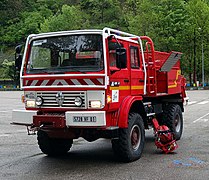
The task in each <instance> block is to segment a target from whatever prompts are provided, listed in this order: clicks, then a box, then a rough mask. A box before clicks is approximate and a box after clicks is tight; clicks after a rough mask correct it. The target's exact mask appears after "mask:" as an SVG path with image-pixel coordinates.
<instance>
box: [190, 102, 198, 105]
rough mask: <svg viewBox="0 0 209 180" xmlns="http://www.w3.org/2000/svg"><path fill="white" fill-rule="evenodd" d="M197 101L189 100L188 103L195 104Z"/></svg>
mask: <svg viewBox="0 0 209 180" xmlns="http://www.w3.org/2000/svg"><path fill="white" fill-rule="evenodd" d="M196 102H197V101H189V102H188V105H191V104H195V103H196Z"/></svg>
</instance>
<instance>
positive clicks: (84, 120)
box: [73, 116, 97, 122]
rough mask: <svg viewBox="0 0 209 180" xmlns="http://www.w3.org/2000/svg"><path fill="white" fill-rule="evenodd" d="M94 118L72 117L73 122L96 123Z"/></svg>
mask: <svg viewBox="0 0 209 180" xmlns="http://www.w3.org/2000/svg"><path fill="white" fill-rule="evenodd" d="M96 121H97V119H96V116H73V122H96Z"/></svg>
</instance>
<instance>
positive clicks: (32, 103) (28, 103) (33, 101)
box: [26, 100, 36, 107]
mask: <svg viewBox="0 0 209 180" xmlns="http://www.w3.org/2000/svg"><path fill="white" fill-rule="evenodd" d="M26 106H27V107H36V103H35V100H27V101H26Z"/></svg>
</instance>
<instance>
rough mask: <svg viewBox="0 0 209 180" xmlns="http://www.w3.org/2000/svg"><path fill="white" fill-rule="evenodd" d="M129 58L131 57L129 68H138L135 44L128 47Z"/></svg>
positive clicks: (137, 54)
mask: <svg viewBox="0 0 209 180" xmlns="http://www.w3.org/2000/svg"><path fill="white" fill-rule="evenodd" d="M130 58H131V68H133V69H138V68H139V67H140V63H139V50H138V47H135V46H131V47H130Z"/></svg>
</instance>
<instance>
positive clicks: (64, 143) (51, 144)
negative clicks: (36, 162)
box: [37, 130, 73, 156]
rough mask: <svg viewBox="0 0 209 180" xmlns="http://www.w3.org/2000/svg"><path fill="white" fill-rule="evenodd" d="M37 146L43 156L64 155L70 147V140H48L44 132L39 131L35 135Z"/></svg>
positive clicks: (71, 141)
mask: <svg viewBox="0 0 209 180" xmlns="http://www.w3.org/2000/svg"><path fill="white" fill-rule="evenodd" d="M37 135H38V136H37V140H38V145H39V148H40V149H41V151H42V152H43V153H44V154H47V155H49V156H58V155H63V154H66V153H67V152H68V151H69V150H70V148H71V147H72V144H73V140H72V139H58V138H50V137H49V136H48V135H47V133H46V132H44V131H41V130H39V131H38V134H37Z"/></svg>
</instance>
